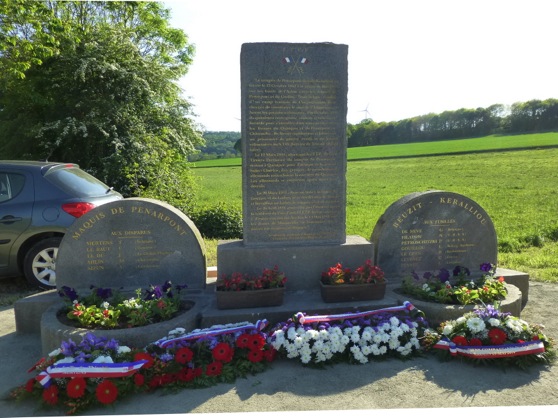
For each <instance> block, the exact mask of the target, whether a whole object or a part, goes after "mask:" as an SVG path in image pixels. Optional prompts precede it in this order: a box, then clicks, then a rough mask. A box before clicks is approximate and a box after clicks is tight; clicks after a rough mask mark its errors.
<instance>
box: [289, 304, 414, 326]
mask: <svg viewBox="0 0 558 418" xmlns="http://www.w3.org/2000/svg"><path fill="white" fill-rule="evenodd" d="M413 309H415V307H414V305H413V304H412V303H411V302H408V301H405V302H403V305H402V306H394V307H391V308H382V309H375V310H373V311H366V312H351V313H343V314H336V315H314V316H306V315H305V314H303V313H302V312H298V313H297V314H296V315H295V317H296V319H297V320H298V322H299V323H300V324H309V323H312V322H330V321H345V320H347V319H355V318H362V317H365V316H371V315H379V314H383V313H391V312H401V311H412V310H413Z"/></svg>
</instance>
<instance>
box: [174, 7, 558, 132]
mask: <svg viewBox="0 0 558 418" xmlns="http://www.w3.org/2000/svg"><path fill="white" fill-rule="evenodd" d="M163 3H164V5H165V6H166V7H167V8H170V9H171V25H172V26H173V27H177V28H181V29H183V30H184V31H185V33H186V34H187V35H188V38H189V41H190V42H191V43H193V44H194V45H195V48H196V53H195V56H194V60H193V63H192V65H191V66H190V69H189V71H188V74H187V75H186V76H185V77H183V78H182V79H181V80H180V86H181V87H182V88H183V91H184V95H185V97H187V98H188V99H189V101H190V102H191V103H192V104H193V105H194V112H195V113H196V115H197V116H196V117H195V120H196V121H197V122H198V123H199V124H200V128H201V129H202V130H205V131H240V130H241V128H240V117H241V111H240V88H241V86H240V50H241V46H242V44H243V43H249V42H302V43H307V42H308V43H312V42H333V43H337V44H346V45H348V47H349V55H348V63H349V69H348V80H349V81H348V83H349V86H348V97H347V103H348V111H347V122H348V123H352V124H356V123H359V122H360V121H361V120H363V119H365V118H371V119H373V120H374V121H376V122H382V121H386V122H389V121H396V120H400V119H405V118H410V117H413V116H419V115H424V114H427V113H431V112H433V113H441V112H443V111H445V110H457V109H460V108H477V107H488V106H490V105H492V104H497V103H499V104H504V105H511V104H513V103H515V102H524V101H528V100H532V99H540V100H544V99H548V98H558V82H557V80H556V78H557V77H558V48H557V46H558V45H557V42H556V40H557V39H558V36H557V31H556V16H557V14H556V11H558V3H557V2H556V1H555V0H529V1H527V0H524V1H516V0H507V1H502V0H381V1H380V0H367V1H363V0H236V1H233V0H203V1H202V0H180V1H178V0H169V1H164V2H163Z"/></svg>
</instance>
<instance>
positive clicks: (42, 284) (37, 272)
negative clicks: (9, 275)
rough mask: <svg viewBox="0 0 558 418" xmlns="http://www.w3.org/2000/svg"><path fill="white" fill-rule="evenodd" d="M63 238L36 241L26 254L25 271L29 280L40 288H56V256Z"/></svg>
mask: <svg viewBox="0 0 558 418" xmlns="http://www.w3.org/2000/svg"><path fill="white" fill-rule="evenodd" d="M61 241H62V238H60V237H53V238H47V239H44V240H42V241H39V242H38V243H36V244H35V245H34V246H33V247H31V249H30V250H29V251H28V252H27V254H26V255H25V259H24V260H23V272H24V274H25V278H26V279H27V281H28V282H29V283H30V284H31V285H33V286H35V287H38V288H40V289H45V290H50V289H54V288H56V256H57V255H58V247H59V246H60V242H61Z"/></svg>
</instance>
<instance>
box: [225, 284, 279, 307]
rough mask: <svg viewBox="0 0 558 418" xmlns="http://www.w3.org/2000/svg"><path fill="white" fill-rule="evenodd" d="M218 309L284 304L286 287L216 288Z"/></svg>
mask: <svg viewBox="0 0 558 418" xmlns="http://www.w3.org/2000/svg"><path fill="white" fill-rule="evenodd" d="M215 294H216V296H217V308H218V309H241V308H258V307H266V306H279V305H282V304H283V297H284V295H285V288H284V287H277V288H273V289H261V290H241V291H219V290H216V291H215Z"/></svg>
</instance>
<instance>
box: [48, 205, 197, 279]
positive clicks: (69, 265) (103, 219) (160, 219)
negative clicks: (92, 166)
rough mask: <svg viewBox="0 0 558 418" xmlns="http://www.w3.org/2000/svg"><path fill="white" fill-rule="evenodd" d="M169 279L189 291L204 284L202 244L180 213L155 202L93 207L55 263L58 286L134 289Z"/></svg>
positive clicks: (67, 238)
mask: <svg viewBox="0 0 558 418" xmlns="http://www.w3.org/2000/svg"><path fill="white" fill-rule="evenodd" d="M167 280H170V281H171V282H172V283H173V284H186V285H187V286H188V288H187V290H195V289H203V288H205V281H206V260H205V245H204V241H203V239H202V237H201V235H200V233H199V231H198V229H197V228H196V226H195V225H194V223H193V222H192V221H191V220H190V219H189V218H188V217H187V216H186V215H185V214H183V213H182V212H181V211H179V210H178V209H176V208H174V207H173V206H171V205H168V204H166V203H164V202H161V201H158V200H154V199H143V198H131V199H124V200H119V201H115V202H111V203H107V204H105V205H102V206H99V207H96V208H95V209H93V210H91V211H90V212H88V213H87V214H86V215H84V216H83V217H81V218H78V219H76V221H75V222H74V223H73V224H72V226H71V227H70V228H69V229H68V231H67V233H66V235H65V236H64V239H63V240H62V243H61V244H60V248H59V250H58V258H57V262H56V285H57V287H58V288H59V289H60V288H61V287H62V286H69V287H73V288H75V289H76V290H79V289H82V290H86V289H89V287H90V286H91V285H94V286H96V287H103V288H108V287H110V288H112V289H119V288H121V287H122V288H124V289H128V290H134V289H138V288H144V287H147V286H149V285H150V284H154V285H158V284H162V283H164V282H165V281H167Z"/></svg>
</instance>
